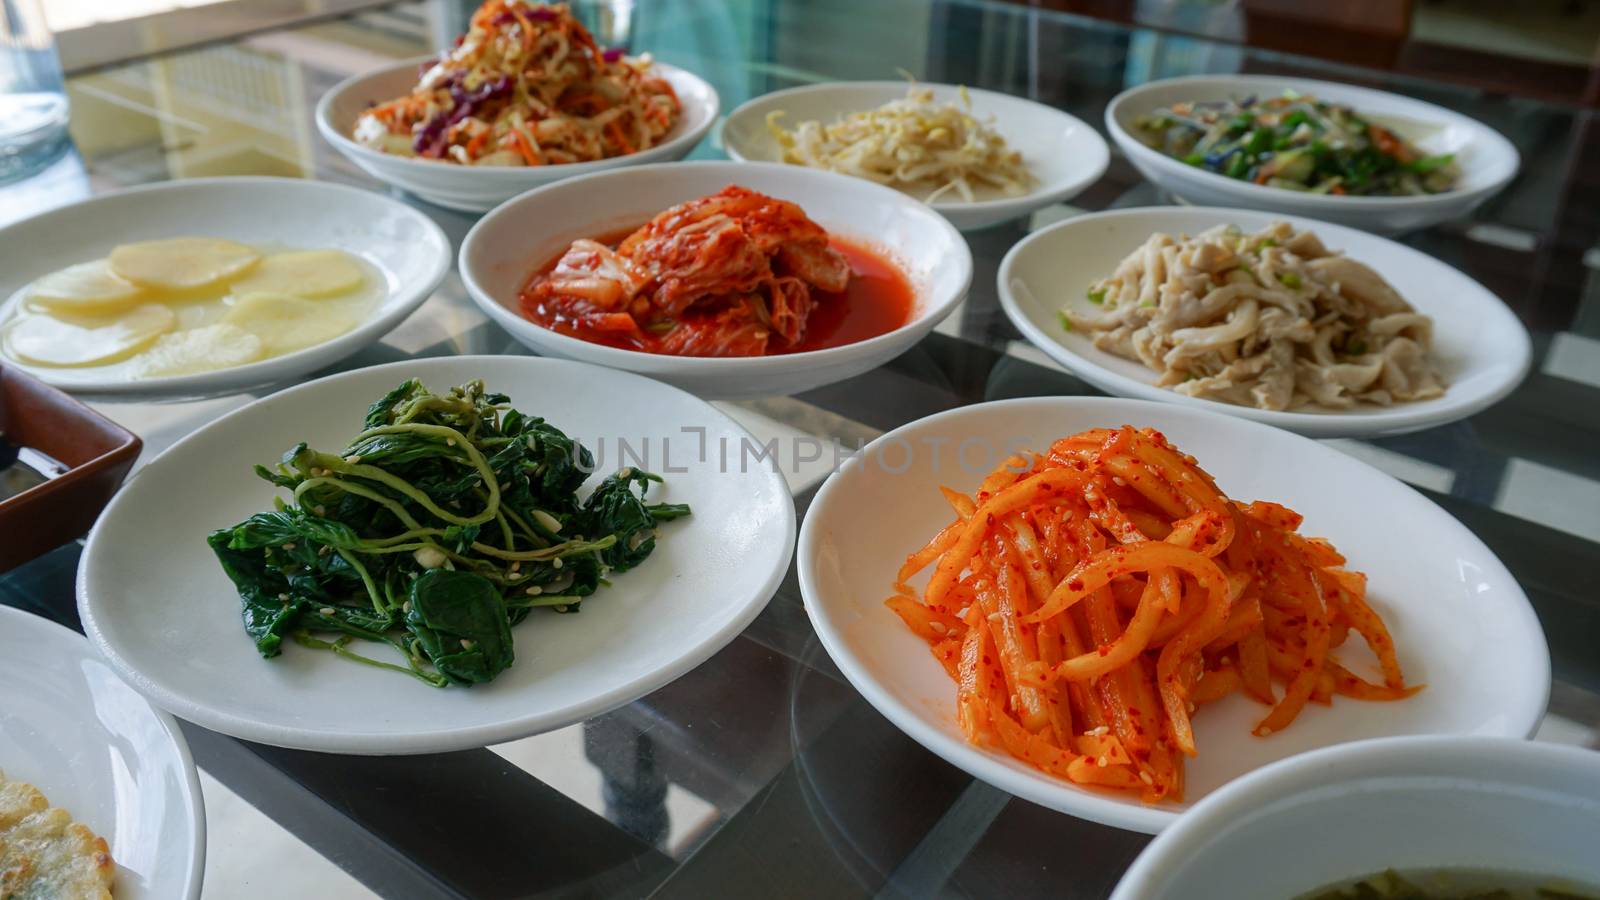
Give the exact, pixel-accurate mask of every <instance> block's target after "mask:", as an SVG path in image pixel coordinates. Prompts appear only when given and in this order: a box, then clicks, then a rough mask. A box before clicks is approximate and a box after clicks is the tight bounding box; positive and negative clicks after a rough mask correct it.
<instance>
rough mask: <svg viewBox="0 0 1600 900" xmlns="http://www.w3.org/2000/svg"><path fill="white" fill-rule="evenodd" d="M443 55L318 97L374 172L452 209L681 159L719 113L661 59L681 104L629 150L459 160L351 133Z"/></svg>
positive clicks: (348, 152) (326, 133)
mask: <svg viewBox="0 0 1600 900" xmlns="http://www.w3.org/2000/svg"><path fill="white" fill-rule="evenodd" d="M437 59H438V57H437V56H423V57H418V58H416V59H410V60H406V61H404V62H398V63H395V64H393V65H390V66H385V67H384V68H381V69H378V70H377V71H374V72H368V73H366V74H364V75H356V76H354V77H351V78H347V79H345V80H344V81H341V82H340V83H339V84H337V85H335V86H334V88H333V89H332V90H330V91H328V92H327V93H326V94H323V95H322V99H321V100H319V101H317V131H319V132H321V134H322V137H323V139H324V140H326V141H327V142H328V143H330V144H332V145H333V147H334V149H335V150H338V151H339V152H340V153H343V154H344V155H345V156H346V157H347V158H349V160H350V161H351V162H353V163H355V164H356V165H357V166H359V167H360V168H361V170H362V171H364V172H366V173H367V174H368V175H371V176H372V177H374V178H376V179H378V180H379V181H382V182H385V183H387V184H392V185H394V186H395V187H397V188H400V189H401V190H403V191H409V192H410V193H413V194H416V195H417V196H418V197H421V198H422V199H424V200H426V201H428V202H429V203H435V204H438V205H439V206H445V207H449V208H450V209H459V210H465V211H467V212H483V211H485V210H488V209H492V208H494V206H495V205H496V204H498V203H500V202H502V201H504V200H509V199H510V198H512V197H515V196H516V195H518V194H520V193H522V192H523V191H527V190H531V189H533V188H536V187H539V186H540V185H544V184H549V183H550V182H552V181H559V180H561V179H563V178H571V177H573V176H574V175H588V174H590V173H592V172H600V171H603V170H606V169H618V168H623V167H625V166H637V165H643V164H645V163H652V162H670V161H672V160H678V159H683V158H684V157H685V156H688V155H689V151H691V150H693V149H694V146H695V144H698V143H700V139H701V138H703V137H705V134H706V132H707V131H709V130H710V128H711V125H712V123H713V122H715V121H716V120H717V110H718V108H719V105H718V100H717V92H716V89H715V88H713V87H712V86H711V85H710V84H709V83H707V82H706V81H705V79H703V78H700V77H699V76H697V75H694V74H691V73H689V72H686V71H684V70H683V69H680V68H677V67H676V66H669V65H667V64H666V63H660V62H658V63H656V64H655V66H654V68H655V71H657V72H659V73H660V75H661V77H662V78H665V79H666V80H667V82H668V83H669V84H671V85H672V89H673V90H674V91H676V92H677V94H678V100H679V102H680V103H682V104H683V111H682V114H681V115H680V116H679V118H678V121H677V122H676V123H675V124H674V125H673V127H672V130H671V131H668V132H667V133H666V134H665V135H663V137H662V140H661V143H659V144H657V145H656V146H654V147H651V148H650V149H648V150H644V151H641V152H639V153H634V154H631V155H629V156H618V157H614V158H612V159H602V160H596V161H594V162H583V163H567V164H564V165H555V166H460V165H454V164H452V163H445V162H439V161H437V160H430V159H414V158H410V157H405V156H395V155H392V154H389V153H380V152H378V151H377V150H373V149H371V148H368V147H365V146H363V145H361V144H358V143H356V141H355V140H354V139H352V138H351V137H350V135H351V133H352V132H353V131H354V130H355V126H356V119H358V118H360V116H361V114H362V113H364V112H366V111H367V110H368V109H369V108H370V107H372V106H373V105H375V104H378V103H383V102H386V101H389V100H393V99H394V98H396V97H403V96H405V95H406V94H408V93H410V92H411V89H412V88H414V87H416V84H417V73H418V69H419V67H421V66H422V65H424V64H431V63H433V62H435V61H436V60H437Z"/></svg>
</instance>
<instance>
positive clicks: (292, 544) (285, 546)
mask: <svg viewBox="0 0 1600 900" xmlns="http://www.w3.org/2000/svg"><path fill="white" fill-rule="evenodd" d="M283 549H285V550H293V549H294V541H290V542H289V543H287V544H284V545H283Z"/></svg>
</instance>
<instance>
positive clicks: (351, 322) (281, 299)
mask: <svg viewBox="0 0 1600 900" xmlns="http://www.w3.org/2000/svg"><path fill="white" fill-rule="evenodd" d="M222 321H224V322H227V323H228V324H230V325H237V326H238V327H240V328H243V329H244V330H245V331H248V332H250V333H251V334H254V335H255V336H256V337H259V338H260V339H261V344H262V346H263V347H264V348H266V352H267V355H268V356H277V355H279V354H281V353H290V352H293V351H295V350H300V349H303V348H306V347H314V346H316V345H317V344H321V343H324V342H326V341H330V340H333V339H334V338H336V337H338V336H339V335H341V334H344V333H345V332H346V331H349V330H350V329H352V328H354V327H355V326H356V322H355V319H354V318H353V317H351V316H350V315H348V314H345V313H343V312H340V311H339V310H337V309H334V308H330V307H329V306H328V305H327V304H325V303H318V302H317V301H315V300H307V299H305V298H304V297H294V296H290V295H289V294H274V293H264V292H263V293H254V294H244V295H241V296H240V297H239V298H238V299H237V300H236V301H235V302H234V304H233V308H232V309H230V310H228V312H227V315H224V316H223V317H222Z"/></svg>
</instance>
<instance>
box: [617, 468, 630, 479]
mask: <svg viewBox="0 0 1600 900" xmlns="http://www.w3.org/2000/svg"><path fill="white" fill-rule="evenodd" d="M617 477H618V478H632V477H633V466H623V467H622V468H620V469H618V470H617Z"/></svg>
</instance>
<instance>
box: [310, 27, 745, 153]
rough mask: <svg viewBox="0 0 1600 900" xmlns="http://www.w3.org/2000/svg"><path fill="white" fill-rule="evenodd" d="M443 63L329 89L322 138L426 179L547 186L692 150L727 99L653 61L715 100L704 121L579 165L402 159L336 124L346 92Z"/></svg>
mask: <svg viewBox="0 0 1600 900" xmlns="http://www.w3.org/2000/svg"><path fill="white" fill-rule="evenodd" d="M438 61H439V54H437V53H431V54H428V55H427V56H417V57H412V58H410V59H403V60H399V61H396V62H392V63H390V64H388V65H384V66H378V67H376V68H372V69H368V70H366V71H364V72H357V73H356V74H354V75H351V76H350V77H348V78H345V79H344V80H343V81H340V82H339V83H338V84H336V85H334V86H333V87H331V88H329V89H328V90H327V92H326V93H324V94H323V95H322V97H321V98H320V99H318V100H317V105H316V109H315V113H314V116H313V118H315V120H316V123H317V132H318V133H319V134H321V135H322V139H323V140H325V141H327V142H328V143H329V144H331V145H333V147H334V149H336V150H338V151H339V152H340V153H343V154H344V155H345V156H348V157H351V158H352V159H362V160H365V161H367V162H369V163H373V164H375V165H379V166H384V167H388V166H394V167H395V168H396V169H398V170H400V171H406V172H409V173H411V174H412V175H413V176H415V177H422V178H427V177H430V176H433V175H438V174H440V173H443V172H451V173H473V174H468V175H466V177H467V178H472V177H474V176H480V177H481V176H487V177H489V178H493V177H496V176H499V177H500V178H501V179H502V180H505V181H513V182H514V181H517V180H519V179H518V178H517V177H516V176H521V179H520V180H526V179H529V178H534V179H537V180H538V181H540V182H542V181H545V180H556V179H566V178H571V177H574V176H578V175H587V174H589V173H592V172H600V171H605V170H606V169H608V168H615V167H619V166H629V165H633V164H634V163H632V162H627V161H633V160H637V162H638V163H639V164H648V163H650V162H651V161H653V160H658V159H662V158H666V157H669V156H671V155H672V153H673V151H675V150H678V149H680V148H684V147H688V148H692V147H694V145H695V144H698V143H700V140H701V139H702V138H704V137H705V136H706V132H708V131H710V130H711V127H712V126H713V125H715V124H716V122H717V114H718V113H719V112H721V110H722V98H721V96H720V95H719V94H718V93H717V89H716V88H715V87H712V85H711V83H710V82H709V81H706V80H705V79H704V78H701V77H700V76H699V75H696V74H695V73H693V72H691V71H689V70H688V69H684V68H681V67H679V66H674V65H671V64H669V63H664V62H662V61H660V60H652V61H651V63H650V65H651V67H652V68H656V69H659V70H660V72H661V74H662V76H664V77H665V76H669V75H670V76H671V77H673V78H682V79H684V80H686V81H691V82H694V83H695V86H696V87H697V88H699V89H702V90H704V91H705V93H706V95H707V96H709V97H710V98H711V102H710V104H709V105H708V106H706V107H704V108H703V109H697V110H695V114H696V115H703V116H704V120H703V121H700V122H697V123H695V124H693V125H691V126H689V127H687V128H685V129H684V131H683V133H682V134H680V135H678V136H677V137H675V138H673V139H671V140H669V141H666V142H664V143H660V144H656V145H655V146H654V147H651V148H649V149H648V150H640V151H639V152H637V153H630V154H628V155H626V156H613V157H608V158H606V159H594V160H588V161H586V162H576V163H555V164H552V165H545V166H462V165H454V164H451V163H446V162H440V161H438V160H431V159H418V158H416V157H410V156H398V155H396V154H393V153H384V152H382V151H379V150H373V149H372V148H370V147H367V146H365V145H363V144H360V143H357V142H356V141H355V140H354V139H353V138H351V137H350V136H348V135H346V134H344V133H343V132H341V131H340V130H339V129H338V128H337V127H336V126H335V125H334V123H333V105H334V103H335V102H337V101H338V100H340V99H341V98H342V97H343V95H344V94H345V93H346V92H348V91H349V90H351V89H352V88H354V87H355V86H356V85H357V84H360V83H361V82H364V81H366V80H367V79H369V78H378V77H382V76H386V75H391V74H394V73H396V72H400V71H403V70H405V69H410V70H412V71H416V70H417V68H418V67H420V66H422V65H423V64H425V63H436V62H438ZM685 112H687V110H685Z"/></svg>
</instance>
